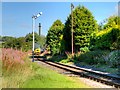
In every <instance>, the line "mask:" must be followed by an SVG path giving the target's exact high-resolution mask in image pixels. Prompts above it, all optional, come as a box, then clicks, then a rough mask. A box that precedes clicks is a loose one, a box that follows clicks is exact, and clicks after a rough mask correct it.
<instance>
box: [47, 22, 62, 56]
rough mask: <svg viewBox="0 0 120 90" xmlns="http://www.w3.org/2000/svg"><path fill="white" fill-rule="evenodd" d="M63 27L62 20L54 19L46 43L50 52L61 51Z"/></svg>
mask: <svg viewBox="0 0 120 90" xmlns="http://www.w3.org/2000/svg"><path fill="white" fill-rule="evenodd" d="M63 27H64V25H63V24H62V22H61V21H60V20H56V21H55V22H54V23H53V24H52V26H51V27H50V29H49V31H48V34H47V40H46V43H47V45H48V47H49V49H50V51H51V52H52V54H58V53H60V52H61V46H62V45H61V42H62V37H63Z"/></svg>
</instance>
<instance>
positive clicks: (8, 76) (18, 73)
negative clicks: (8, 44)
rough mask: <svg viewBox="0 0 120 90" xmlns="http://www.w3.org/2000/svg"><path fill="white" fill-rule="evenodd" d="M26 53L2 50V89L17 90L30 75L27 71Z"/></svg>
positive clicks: (28, 70)
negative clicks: (12, 89)
mask: <svg viewBox="0 0 120 90" xmlns="http://www.w3.org/2000/svg"><path fill="white" fill-rule="evenodd" d="M27 60H28V58H27V52H22V51H19V50H13V49H5V48H3V49H2V59H0V61H2V75H3V76H2V87H4V88H18V87H19V85H20V84H21V83H23V82H24V81H25V80H26V79H27V76H29V74H30V73H31V71H30V69H28V66H29V65H28V64H29V62H28V61H27Z"/></svg>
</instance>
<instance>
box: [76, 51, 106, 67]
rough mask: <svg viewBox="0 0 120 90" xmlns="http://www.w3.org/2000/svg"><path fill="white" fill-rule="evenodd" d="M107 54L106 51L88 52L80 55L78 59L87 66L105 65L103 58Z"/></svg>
mask: <svg viewBox="0 0 120 90" xmlns="http://www.w3.org/2000/svg"><path fill="white" fill-rule="evenodd" d="M107 54H108V51H101V50H97V51H90V52H86V53H82V54H80V56H79V57H78V58H79V60H80V61H81V62H85V63H87V64H90V65H92V64H105V63H106V59H105V56H106V55H107Z"/></svg>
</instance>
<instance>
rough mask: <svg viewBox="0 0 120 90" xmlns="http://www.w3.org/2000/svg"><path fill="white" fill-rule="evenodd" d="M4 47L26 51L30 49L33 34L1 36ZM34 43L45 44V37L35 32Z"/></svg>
mask: <svg viewBox="0 0 120 90" xmlns="http://www.w3.org/2000/svg"><path fill="white" fill-rule="evenodd" d="M2 42H3V45H2V47H4V48H14V49H21V50H23V51H28V50H30V49H32V43H33V34H32V33H29V34H27V35H26V36H25V37H19V38H16V37H10V36H3V37H2ZM35 43H38V44H39V45H40V46H41V47H43V46H44V44H45V37H44V36H39V35H38V34H37V33H35Z"/></svg>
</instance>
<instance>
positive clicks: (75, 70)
mask: <svg viewBox="0 0 120 90" xmlns="http://www.w3.org/2000/svg"><path fill="white" fill-rule="evenodd" d="M38 60H39V61H41V62H44V63H46V64H49V65H51V66H54V67H57V68H60V69H63V70H66V71H69V72H71V73H72V74H75V75H79V76H80V77H84V78H88V79H91V80H94V81H97V82H101V83H103V84H106V85H110V86H113V87H115V88H118V89H120V77H119V76H113V75H110V74H108V73H103V72H99V71H94V70H90V69H85V68H80V67H76V66H70V65H65V64H61V63H54V62H50V61H44V60H40V59H38Z"/></svg>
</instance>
